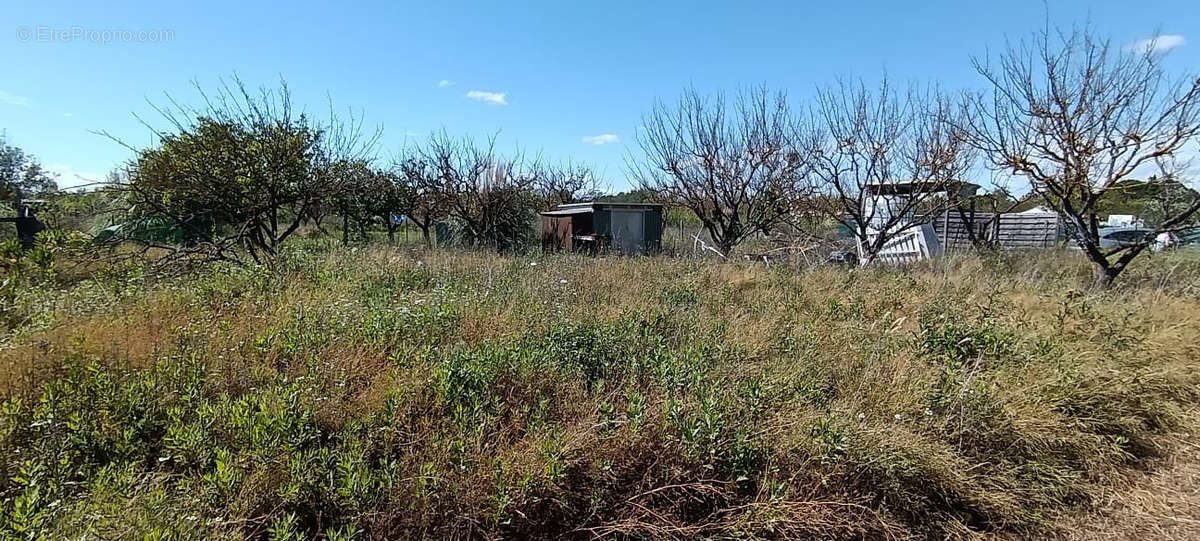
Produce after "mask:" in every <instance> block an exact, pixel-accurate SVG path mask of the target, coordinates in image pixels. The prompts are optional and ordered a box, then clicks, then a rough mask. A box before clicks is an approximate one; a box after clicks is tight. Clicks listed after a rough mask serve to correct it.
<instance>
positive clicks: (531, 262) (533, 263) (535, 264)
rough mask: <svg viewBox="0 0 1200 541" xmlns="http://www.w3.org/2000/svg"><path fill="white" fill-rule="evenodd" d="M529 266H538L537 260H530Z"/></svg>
mask: <svg viewBox="0 0 1200 541" xmlns="http://www.w3.org/2000/svg"><path fill="white" fill-rule="evenodd" d="M529 266H530V267H536V266H537V261H530V262H529Z"/></svg>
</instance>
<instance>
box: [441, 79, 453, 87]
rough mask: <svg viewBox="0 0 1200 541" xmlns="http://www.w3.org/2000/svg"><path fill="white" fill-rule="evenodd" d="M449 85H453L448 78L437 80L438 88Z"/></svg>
mask: <svg viewBox="0 0 1200 541" xmlns="http://www.w3.org/2000/svg"><path fill="white" fill-rule="evenodd" d="M449 86H454V81H451V80H450V79H442V80H441V81H438V88H446V87H449Z"/></svg>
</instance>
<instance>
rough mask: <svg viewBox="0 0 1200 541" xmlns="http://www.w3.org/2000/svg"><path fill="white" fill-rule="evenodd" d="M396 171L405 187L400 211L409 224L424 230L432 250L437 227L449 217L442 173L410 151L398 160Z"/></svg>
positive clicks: (401, 192) (426, 241) (424, 237)
mask: <svg viewBox="0 0 1200 541" xmlns="http://www.w3.org/2000/svg"><path fill="white" fill-rule="evenodd" d="M395 167H396V169H397V170H398V171H399V175H398V178H399V180H400V182H401V183H402V184H401V186H400V187H399V200H400V201H401V206H400V211H401V212H403V213H404V215H405V217H406V218H407V219H408V221H409V222H411V223H412V224H414V225H416V226H417V227H418V228H420V229H421V236H422V238H423V239H424V240H425V247H426V248H432V247H433V236H432V234H431V233H432V229H433V226H434V223H436V222H437V220H439V219H442V218H444V217H446V213H447V211H446V206H447V205H446V192H445V190H443V188H442V184H441V173H440V172H439V169H438V168H437V167H436V166H435V164H434V163H432V162H430V161H428V160H427V159H426V158H425V157H424V156H422V155H421V152H420V151H419V150H410V151H407V155H405V156H404V157H403V158H401V159H400V160H398V161H397V163H396V165H395Z"/></svg>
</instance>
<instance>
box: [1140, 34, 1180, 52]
mask: <svg viewBox="0 0 1200 541" xmlns="http://www.w3.org/2000/svg"><path fill="white" fill-rule="evenodd" d="M1185 43H1187V40H1186V39H1183V36H1181V35H1179V34H1163V35H1161V36H1154V37H1151V38H1146V39H1139V40H1137V41H1135V42H1133V43H1131V44H1130V45H1129V47H1128V48H1129V50H1130V51H1133V52H1135V53H1138V54H1164V53H1166V52H1168V51H1170V50H1171V49H1174V48H1176V47H1180V46H1182V45H1183V44H1185Z"/></svg>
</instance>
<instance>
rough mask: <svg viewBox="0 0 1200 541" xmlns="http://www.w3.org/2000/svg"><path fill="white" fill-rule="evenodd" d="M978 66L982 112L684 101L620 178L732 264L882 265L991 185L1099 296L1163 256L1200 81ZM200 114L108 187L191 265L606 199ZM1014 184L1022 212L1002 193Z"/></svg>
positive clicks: (765, 98) (1055, 42)
mask: <svg viewBox="0 0 1200 541" xmlns="http://www.w3.org/2000/svg"><path fill="white" fill-rule="evenodd" d="M974 64H975V67H976V68H977V70H978V72H979V73H980V74H981V76H982V80H983V81H985V82H986V84H987V88H986V90H984V91H978V92H963V93H955V94H951V93H947V92H944V91H941V90H938V89H919V88H915V87H909V88H904V89H897V88H895V87H894V86H892V85H891V84H889V83H888V82H887V81H886V80H885V81H884V82H883V83H882V84H880V85H879V86H878V87H872V88H868V87H867V86H865V85H863V84H861V83H852V82H845V81H843V82H841V83H839V84H836V85H833V86H831V87H827V88H824V89H821V90H820V91H819V92H818V93H817V95H816V98H815V100H814V101H813V103H811V104H810V105H808V106H807V107H805V108H804V109H803V110H802V111H795V110H793V108H792V107H791V106H790V104H789V102H788V100H787V98H786V96H785V95H784V94H783V93H781V92H771V91H769V90H768V89H766V88H756V89H752V90H749V91H744V92H741V93H740V94H739V95H738V96H737V98H736V99H735V100H733V101H732V102H726V100H725V99H724V97H723V96H721V95H720V94H717V95H712V96H708V95H703V94H701V93H699V92H697V91H695V90H688V91H685V92H684V93H683V95H682V96H681V97H680V98H679V100H678V101H677V102H674V103H670V104H668V103H663V102H659V103H656V104H655V105H654V106H653V108H652V109H651V110H650V111H649V112H648V113H647V114H646V115H645V116H644V118H643V127H644V129H643V130H642V131H640V132H639V136H638V147H639V148H640V151H641V152H640V153H631V154H630V155H629V160H628V170H629V175H630V178H631V179H632V181H633V183H634V184H635V185H636V186H637V187H638V188H639V189H640V190H641V191H642V192H643V193H646V194H649V195H650V196H651V197H652V198H654V199H656V200H658V201H660V202H663V203H666V204H668V205H671V206H673V207H676V208H686V209H689V210H690V211H691V212H692V213H694V214H695V216H696V218H697V219H698V220H699V222H700V224H701V225H702V227H703V228H704V229H705V230H706V232H707V234H708V236H709V237H710V238H711V240H712V241H713V243H714V244H715V248H716V249H717V250H718V251H720V252H722V253H723V254H727V253H729V252H730V251H731V250H733V249H734V248H735V247H736V246H737V245H738V244H740V243H741V242H743V241H744V240H745V239H747V238H748V237H750V236H752V235H756V234H763V233H771V232H774V231H779V230H783V229H786V230H788V231H790V232H792V233H793V234H800V235H803V234H806V233H809V232H813V231H816V230H817V229H819V228H820V227H821V225H822V224H829V223H831V222H836V223H839V224H841V225H843V226H845V227H846V228H847V229H849V230H850V231H853V232H854V233H855V236H856V237H857V238H858V240H859V244H860V247H861V251H862V252H863V255H864V257H865V259H866V260H867V261H870V260H871V259H873V258H874V257H875V255H876V254H878V253H879V252H880V250H882V249H883V248H884V246H885V245H887V244H888V243H889V242H890V241H891V240H892V239H893V238H894V235H896V234H899V233H901V232H902V231H903V229H904V228H905V227H906V226H907V225H908V224H909V223H910V220H911V219H912V218H913V216H914V215H918V214H922V215H929V214H932V213H934V212H935V211H938V210H945V209H947V207H949V208H960V209H961V208H962V206H963V204H964V201H963V200H962V199H961V198H960V196H964V197H965V196H968V195H971V194H970V192H968V191H964V190H960V188H961V187H962V186H963V185H964V184H963V180H964V179H966V178H968V177H972V176H978V174H979V173H980V172H982V171H986V170H989V169H990V171H991V172H992V174H993V175H995V178H999V179H1001V180H999V181H996V182H994V184H995V188H996V190H994V191H993V193H992V194H989V196H988V197H987V198H986V200H987V201H990V202H992V203H993V207H994V208H993V209H992V210H997V211H1003V210H1010V209H1011V208H1014V207H1015V206H1016V205H1019V204H1021V203H1022V201H1026V200H1029V199H1037V200H1038V201H1040V202H1042V203H1044V204H1046V205H1049V206H1051V207H1053V208H1054V209H1056V210H1057V211H1059V212H1060V214H1061V215H1062V216H1063V217H1064V219H1066V220H1067V221H1068V222H1069V226H1070V227H1069V229H1070V230H1071V231H1072V234H1073V235H1074V236H1075V239H1074V240H1075V241H1076V242H1077V243H1078V245H1079V246H1080V247H1081V248H1082V249H1083V253H1084V254H1086V256H1087V257H1088V258H1089V260H1090V261H1091V262H1092V263H1093V264H1094V265H1095V267H1096V275H1097V284H1098V285H1099V286H1102V287H1103V286H1107V285H1108V284H1110V283H1111V282H1112V280H1113V279H1114V278H1115V277H1116V276H1117V275H1119V274H1120V273H1121V271H1122V270H1124V269H1125V268H1126V267H1127V266H1128V264H1129V263H1130V262H1131V261H1132V260H1133V259H1134V258H1136V257H1137V256H1138V255H1139V254H1140V253H1142V252H1144V251H1145V250H1146V249H1147V248H1148V247H1149V246H1150V245H1151V243H1152V242H1153V241H1154V237H1155V236H1156V235H1158V234H1159V233H1169V232H1173V231H1178V230H1180V229H1182V228H1184V227H1186V226H1189V225H1190V224H1191V223H1192V221H1194V217H1195V216H1196V214H1197V211H1198V210H1200V196H1197V192H1195V191H1194V190H1191V189H1187V188H1186V187H1185V183H1186V182H1187V181H1189V179H1188V178H1186V177H1185V176H1184V175H1185V173H1186V167H1185V166H1186V160H1183V159H1182V158H1184V157H1185V154H1186V153H1187V152H1188V151H1189V150H1190V149H1193V148H1194V145H1195V144H1196V143H1197V142H1198V137H1197V134H1198V133H1200V79H1197V78H1196V77H1195V76H1193V75H1189V76H1187V77H1183V78H1178V79H1171V78H1169V77H1168V75H1167V74H1166V73H1165V71H1164V69H1163V66H1162V57H1161V55H1159V54H1157V53H1155V52H1154V48H1153V47H1148V48H1145V49H1143V50H1129V49H1122V48H1120V47H1114V46H1113V45H1111V44H1110V43H1109V42H1108V41H1105V40H1102V39H1099V38H1097V37H1095V36H1094V35H1093V34H1092V33H1091V32H1090V31H1089V30H1087V29H1083V30H1077V31H1072V32H1059V33H1053V32H1043V33H1039V34H1035V35H1033V36H1032V37H1031V38H1030V39H1027V40H1024V41H1018V42H1014V43H1012V44H1010V45H1009V46H1008V47H1007V48H1006V49H1005V50H1004V51H1003V52H1002V53H1001V54H1000V56H999V58H998V59H997V61H995V62H988V61H986V60H979V59H976V60H975V62H974ZM201 95H202V96H203V98H204V99H203V102H204V104H205V106H204V107H201V108H191V107H187V106H182V105H178V102H176V101H174V100H171V101H170V103H171V107H164V108H159V109H158V112H159V113H161V116H162V118H163V119H164V121H165V126H163V127H158V128H153V127H152V129H154V130H155V133H156V134H157V135H158V138H159V140H160V144H159V145H157V146H155V147H153V148H149V149H135V150H136V151H137V158H136V159H135V160H134V161H133V162H132V163H130V164H129V165H128V167H126V168H125V170H124V171H123V172H122V173H121V174H119V175H117V178H116V180H115V182H114V183H113V186H114V187H115V189H117V190H118V191H120V192H121V193H122V194H123V197H124V200H125V201H126V202H127V203H128V208H129V210H130V211H131V215H132V216H134V217H135V219H140V220H163V219H167V220H169V221H170V222H171V223H173V224H175V226H176V227H178V228H182V229H183V234H182V235H180V237H181V238H182V239H183V244H185V245H186V246H188V247H189V250H190V251H192V252H194V251H198V250H199V251H205V252H207V253H208V254H210V255H211V256H212V257H217V258H228V259H238V258H240V257H242V254H248V256H249V257H250V258H251V259H253V260H255V261H260V262H261V261H264V260H268V259H270V258H271V257H272V256H273V255H274V254H276V253H277V251H278V247H279V245H280V243H282V242H284V241H285V240H286V239H287V238H289V237H290V236H291V235H293V234H295V232H296V231H297V230H298V229H299V228H300V227H301V225H302V224H304V223H307V222H311V223H313V224H314V225H315V226H316V227H317V228H322V227H323V225H322V224H323V222H324V219H325V217H326V216H327V215H330V214H336V215H337V216H338V217H340V219H341V220H342V222H343V227H342V232H343V233H342V234H343V238H344V239H345V240H350V238H351V237H352V236H355V235H358V236H361V235H364V234H365V231H366V230H367V228H368V226H370V225H371V224H373V223H383V224H385V226H386V227H387V229H388V231H389V234H394V231H395V229H394V221H393V220H392V215H393V214H402V215H404V216H406V218H407V219H408V220H410V221H411V223H412V224H413V225H415V226H416V227H417V228H419V229H420V230H421V231H422V232H423V234H424V238H425V240H426V242H427V243H430V242H431V236H432V235H431V233H432V229H433V228H434V225H435V224H436V223H438V222H439V221H443V220H450V221H453V222H454V223H455V224H457V226H458V227H459V229H460V232H461V237H462V242H464V243H466V244H469V245H475V246H488V247H492V248H496V249H500V250H505V249H509V248H512V247H514V246H518V245H521V244H523V243H524V242H525V241H527V240H528V239H529V236H530V235H532V234H533V231H532V223H533V221H534V217H535V211H537V210H539V209H546V208H552V207H553V206H555V205H557V204H559V203H563V202H567V201H571V200H574V199H577V198H580V197H586V196H592V195H595V192H596V185H595V179H594V175H593V174H592V172H591V171H590V169H589V168H587V167H585V166H580V165H578V164H573V163H570V162H567V163H557V164H556V163H552V162H550V161H547V160H544V159H542V158H541V157H540V156H535V157H532V158H527V157H525V156H524V155H523V154H522V153H521V152H516V153H513V154H512V155H509V156H501V155H500V154H499V153H498V152H497V151H496V148H495V141H494V139H489V140H486V141H483V142H482V143H480V142H477V141H475V140H472V139H470V138H456V137H451V136H449V135H447V134H446V133H444V132H443V133H436V134H433V135H431V136H430V137H429V138H428V139H427V140H426V141H424V142H422V143H421V144H418V145H412V146H409V147H407V148H404V149H402V151H401V152H400V154H399V155H398V156H397V157H395V158H393V159H392V160H390V161H389V163H386V164H381V163H380V161H379V160H377V159H376V158H375V154H376V147H377V143H378V140H379V131H378V130H375V131H370V130H364V129H363V126H362V123H361V121H359V120H358V119H356V118H354V117H353V116H351V118H350V119H349V120H348V121H342V120H340V119H338V118H337V116H336V115H333V114H330V115H329V118H328V119H324V120H318V119H316V118H314V117H312V116H310V115H307V114H305V113H302V112H298V111H296V110H295V109H294V108H293V107H292V105H291V100H290V96H289V93H288V91H287V87H286V85H281V87H280V88H279V89H277V90H263V91H259V92H257V93H256V92H251V91H249V90H247V89H246V88H245V87H244V86H243V85H242V84H241V83H240V82H239V81H236V80H235V81H234V83H233V84H226V85H222V86H221V87H220V88H219V89H218V91H217V92H216V93H215V94H214V95H208V94H204V92H203V91H201ZM159 124H160V125H161V124H164V123H163V122H160V123H159ZM147 126H151V124H150V123H147ZM1135 175H1137V176H1141V177H1142V178H1149V179H1150V181H1149V182H1147V183H1145V184H1146V185H1147V186H1149V187H1148V188H1146V190H1149V192H1148V193H1150V192H1152V193H1156V194H1160V195H1161V194H1171V199H1172V200H1171V201H1170V204H1169V205H1163V208H1162V209H1159V210H1158V215H1159V216H1160V219H1159V220H1158V222H1157V223H1156V224H1155V226H1154V228H1153V231H1151V232H1150V233H1149V234H1148V235H1146V238H1145V239H1143V240H1142V241H1140V242H1134V243H1130V244H1125V245H1123V246H1121V247H1118V248H1106V247H1103V246H1102V243H1101V241H1100V235H1101V233H1102V231H1101V229H1100V228H1101V222H1100V220H1099V216H1100V215H1101V213H1102V212H1103V210H1104V208H1105V207H1104V205H1105V201H1111V200H1113V199H1114V194H1117V193H1119V192H1121V191H1122V190H1126V189H1127V188H1128V187H1129V186H1130V179H1131V178H1133V177H1134V176H1135ZM1011 179H1023V184H1025V185H1027V186H1028V196H1025V197H1021V198H1017V197H1012V195H1011V194H1010V193H1007V188H1008V186H1007V184H1008V182H1010V181H1011ZM880 194H886V195H890V197H886V198H881V197H879V195H880ZM1001 202H1003V203H1004V204H1005V205H1009V206H1008V207H1007V208H998V207H997V205H999V204H1000V203H1001ZM133 230H134V229H130V231H133ZM143 240H145V239H144V238H143ZM150 244H152V243H150Z"/></svg>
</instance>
